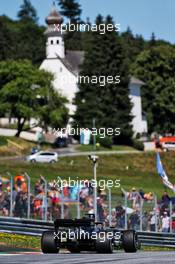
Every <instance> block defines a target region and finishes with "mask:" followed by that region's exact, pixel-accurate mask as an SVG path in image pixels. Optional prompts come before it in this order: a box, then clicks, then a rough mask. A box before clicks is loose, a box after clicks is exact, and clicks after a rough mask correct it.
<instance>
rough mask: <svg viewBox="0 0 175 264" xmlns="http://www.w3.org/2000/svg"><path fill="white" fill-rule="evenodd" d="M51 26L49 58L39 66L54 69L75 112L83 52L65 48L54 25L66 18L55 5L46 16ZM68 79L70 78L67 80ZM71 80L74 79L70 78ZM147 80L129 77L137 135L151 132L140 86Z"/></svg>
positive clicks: (56, 80) (56, 85)
mask: <svg viewBox="0 0 175 264" xmlns="http://www.w3.org/2000/svg"><path fill="white" fill-rule="evenodd" d="M46 23H47V25H48V27H47V30H46V32H45V35H46V38H47V42H46V59H45V60H44V61H43V62H42V64H41V66H40V69H44V70H46V71H49V72H51V73H52V74H53V75H54V83H53V86H54V88H55V89H56V90H57V91H58V92H59V93H61V94H62V95H64V96H65V97H67V99H68V101H69V104H68V105H67V106H68V108H69V112H70V113H71V114H73V113H74V111H75V109H76V108H75V105H73V104H72V101H73V99H74V98H75V93H76V92H77V89H78V85H77V77H78V75H79V67H80V65H81V64H82V63H83V59H84V52H83V51H70V50H65V45H64V37H63V34H61V31H59V30H57V28H58V27H55V25H61V24H62V23H63V19H62V17H61V15H60V14H59V12H58V11H57V10H56V7H55V6H53V7H52V10H51V12H50V14H49V15H48V16H47V17H46ZM66 80H67V81H66ZM70 80H71V81H70ZM143 84H144V83H143V82H142V81H140V80H138V79H136V78H135V77H131V78H130V83H129V91H130V95H129V96H130V99H131V102H132V113H131V114H132V115H133V116H134V118H133V120H132V125H133V131H134V134H135V135H136V134H137V133H139V134H145V133H147V132H148V128H147V120H146V115H145V114H144V113H143V111H142V100H141V86H142V85H143Z"/></svg>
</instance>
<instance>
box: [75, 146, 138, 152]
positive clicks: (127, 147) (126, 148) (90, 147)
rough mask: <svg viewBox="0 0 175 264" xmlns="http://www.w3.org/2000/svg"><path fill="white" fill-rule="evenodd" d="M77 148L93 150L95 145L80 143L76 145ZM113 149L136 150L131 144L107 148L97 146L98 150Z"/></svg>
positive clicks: (79, 149)
mask: <svg viewBox="0 0 175 264" xmlns="http://www.w3.org/2000/svg"><path fill="white" fill-rule="evenodd" d="M76 150H78V151H93V150H94V148H93V145H78V146H76ZM111 150H135V149H134V148H132V147H129V146H120V145H119V146H112V148H105V147H102V146H100V147H96V151H111Z"/></svg>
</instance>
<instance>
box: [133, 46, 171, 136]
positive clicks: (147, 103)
mask: <svg viewBox="0 0 175 264" xmlns="http://www.w3.org/2000/svg"><path fill="white" fill-rule="evenodd" d="M132 72H133V74H134V75H135V76H137V77H138V78H140V79H141V80H143V81H144V82H145V85H144V86H143V87H142V98H143V108H144V110H145V112H146V113H147V118H148V128H149V132H150V133H151V132H153V131H157V132H160V133H165V132H170V133H174V131H175V75H174V73H175V48H174V47H173V46H172V47H171V46H169V45H168V44H163V45H159V46H157V45H156V46H153V47H151V48H150V49H149V50H145V51H143V52H142V53H141V54H140V55H139V56H138V58H137V60H136V62H135V63H134V65H133V66H132Z"/></svg>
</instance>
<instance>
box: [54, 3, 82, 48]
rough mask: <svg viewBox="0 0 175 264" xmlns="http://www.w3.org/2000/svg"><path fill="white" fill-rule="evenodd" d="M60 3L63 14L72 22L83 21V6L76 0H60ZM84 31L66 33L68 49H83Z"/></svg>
mask: <svg viewBox="0 0 175 264" xmlns="http://www.w3.org/2000/svg"><path fill="white" fill-rule="evenodd" d="M58 5H59V6H60V7H61V14H62V15H63V16H64V17H65V18H67V19H68V20H69V22H70V24H74V25H76V24H80V23H81V17H80V16H81V12H82V10H81V6H80V4H79V3H78V2H77V1H76V0H58ZM82 34H83V33H82V32H80V31H77V30H76V31H68V32H66V34H65V37H64V39H65V44H66V49H70V50H82Z"/></svg>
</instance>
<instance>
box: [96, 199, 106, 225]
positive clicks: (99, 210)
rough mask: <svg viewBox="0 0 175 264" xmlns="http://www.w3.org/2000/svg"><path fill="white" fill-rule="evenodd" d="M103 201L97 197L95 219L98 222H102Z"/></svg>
mask: <svg viewBox="0 0 175 264" xmlns="http://www.w3.org/2000/svg"><path fill="white" fill-rule="evenodd" d="M102 204H103V200H102V199H101V198H100V197H97V218H98V221H100V222H104V220H105V219H104V208H103V206H102Z"/></svg>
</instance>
